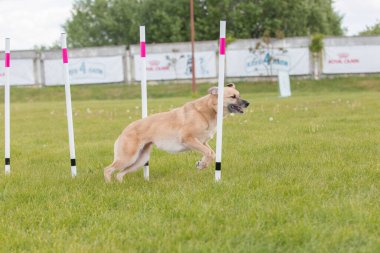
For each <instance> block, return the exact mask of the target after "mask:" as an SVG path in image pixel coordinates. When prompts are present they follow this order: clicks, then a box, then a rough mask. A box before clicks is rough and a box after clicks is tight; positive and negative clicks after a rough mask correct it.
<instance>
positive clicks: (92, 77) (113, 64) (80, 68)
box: [44, 56, 124, 85]
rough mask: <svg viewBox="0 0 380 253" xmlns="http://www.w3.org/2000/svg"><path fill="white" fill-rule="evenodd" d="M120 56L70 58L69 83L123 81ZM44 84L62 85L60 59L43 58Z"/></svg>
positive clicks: (122, 66)
mask: <svg viewBox="0 0 380 253" xmlns="http://www.w3.org/2000/svg"><path fill="white" fill-rule="evenodd" d="M123 68H124V64H123V57H122V56H112V57H92V58H71V59H69V74H70V83H71V84H92V83H114V82H122V81H124V71H123ZM44 71H45V83H46V85H63V83H64V79H63V66H62V60H61V59H54V60H45V61H44Z"/></svg>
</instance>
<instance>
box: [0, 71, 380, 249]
mask: <svg viewBox="0 0 380 253" xmlns="http://www.w3.org/2000/svg"><path fill="white" fill-rule="evenodd" d="M189 87H190V86H189V85H162V86H153V87H152V86H151V87H149V96H150V98H149V113H151V114H152V113H156V112H160V111H166V110H169V109H170V108H173V107H177V106H180V105H182V104H183V103H185V102H187V101H190V100H191V99H192V97H191V95H190V94H189ZM208 87H210V85H201V89H200V94H202V93H205V91H206V90H207V88H208ZM237 87H238V88H239V87H240V88H241V90H242V97H244V98H246V99H247V100H249V101H250V102H251V105H250V107H249V108H248V110H247V111H246V113H245V114H244V115H233V116H229V117H227V118H226V119H225V123H224V131H223V133H224V136H223V163H222V181H221V182H220V183H215V182H214V166H212V167H210V168H208V169H206V170H204V171H198V170H197V169H196V168H195V162H196V161H197V160H198V159H199V157H200V155H199V154H197V153H195V152H187V153H181V154H177V155H173V154H168V153H165V152H162V151H159V150H157V149H154V151H153V153H152V156H151V160H150V164H151V172H150V174H151V175H150V181H149V182H146V181H144V179H143V172H142V170H139V171H137V172H136V173H133V174H129V175H127V176H126V177H125V180H124V182H123V183H121V184H120V183H116V182H114V183H111V184H105V183H104V180H103V168H104V167H105V166H107V165H108V164H110V163H111V161H112V158H113V143H114V141H115V139H116V138H117V136H118V135H119V134H120V132H121V131H122V130H123V128H124V127H125V126H126V125H127V124H129V123H130V122H132V121H134V120H136V119H139V118H140V115H141V106H140V100H139V98H138V96H139V86H133V87H128V86H125V85H110V86H107V85H103V86H99V85H97V86H84V87H78V86H75V87H72V93H73V99H74V101H73V108H74V130H75V142H76V153H77V165H78V176H77V177H76V178H74V179H73V178H71V175H70V163H69V148H68V136H67V123H66V117H65V104H64V91H63V88H62V87H55V88H43V89H36V88H12V94H11V100H12V105H11V117H12V118H11V166H12V168H11V170H12V171H11V175H10V176H5V175H4V173H0V252H380V202H379V200H380V131H379V127H380V111H379V110H380V92H379V91H380V78H367V79H365V78H341V79H334V80H323V81H319V82H315V81H297V80H293V88H294V91H293V96H292V97H290V98H286V99H282V98H278V92H277V87H276V84H274V83H248V84H247V83H246V84H240V85H239V83H237ZM2 94H3V90H1V94H0V95H1V96H3V95H2ZM3 112H4V108H3V104H1V105H0V113H1V125H0V131H1V133H3V131H4V128H3V125H4V124H3V117H4V113H3ZM194 124H196V122H194ZM1 136H3V134H1ZM2 140H3V137H2ZM1 143H3V142H1ZM211 145H212V146H213V147H214V146H215V141H212V142H211ZM3 146H4V145H3V144H1V147H0V153H1V154H3V152H4V148H3Z"/></svg>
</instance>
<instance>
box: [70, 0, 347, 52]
mask: <svg viewBox="0 0 380 253" xmlns="http://www.w3.org/2000/svg"><path fill="white" fill-rule="evenodd" d="M194 19H195V32H196V40H198V41H202V40H215V38H218V36H219V20H221V19H225V20H227V36H228V37H230V38H239V39H244V38H261V37H264V36H266V37H279V38H282V37H291V36H308V35H311V34H314V33H321V34H325V35H342V34H343V29H342V25H341V21H342V16H341V15H340V14H339V13H337V12H336V11H335V10H334V9H333V6H332V0H194ZM189 20H190V0H77V1H76V2H75V3H74V5H73V9H72V12H71V17H70V18H69V19H68V20H67V21H66V22H65V24H64V25H63V27H64V29H65V30H66V32H67V33H68V38H69V44H70V45H71V46H73V47H87V46H104V45H130V44H136V43H138V41H139V25H142V24H143V25H145V26H146V30H147V42H148V43H161V42H179V41H189V40H190V21H189Z"/></svg>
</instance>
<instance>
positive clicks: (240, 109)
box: [227, 104, 244, 113]
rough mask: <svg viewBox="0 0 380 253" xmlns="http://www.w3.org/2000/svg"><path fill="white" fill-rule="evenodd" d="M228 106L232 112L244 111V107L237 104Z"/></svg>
mask: <svg viewBox="0 0 380 253" xmlns="http://www.w3.org/2000/svg"><path fill="white" fill-rule="evenodd" d="M227 108H228V111H229V112H230V113H244V111H243V108H242V107H241V106H239V105H236V104H229V105H228V106H227Z"/></svg>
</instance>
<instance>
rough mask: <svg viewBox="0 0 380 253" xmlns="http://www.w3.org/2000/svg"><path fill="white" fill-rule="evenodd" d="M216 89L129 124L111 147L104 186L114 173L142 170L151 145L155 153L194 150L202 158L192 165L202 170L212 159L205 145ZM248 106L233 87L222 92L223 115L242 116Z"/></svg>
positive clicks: (213, 127)
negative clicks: (183, 103)
mask: <svg viewBox="0 0 380 253" xmlns="http://www.w3.org/2000/svg"><path fill="white" fill-rule="evenodd" d="M217 92H218V88H217V87H212V88H210V89H209V95H207V96H204V97H201V98H199V99H197V100H195V101H191V102H188V103H186V104H185V105H184V106H182V107H179V108H176V109H173V110H171V111H169V112H162V113H157V114H153V115H151V116H149V117H147V118H144V119H140V120H137V121H135V122H132V123H131V124H130V125H129V126H127V127H126V128H125V129H124V131H123V132H122V134H121V135H120V136H119V138H117V140H116V142H115V145H114V161H113V163H112V164H111V165H110V166H108V167H107V168H105V169H104V178H105V180H106V182H110V181H111V175H112V173H113V172H114V171H116V170H118V171H120V172H119V173H118V174H117V176H116V179H117V180H118V181H120V182H121V181H123V177H124V176H125V175H126V174H127V173H130V172H133V171H135V170H137V169H138V168H140V167H142V166H143V165H144V164H145V163H146V162H148V161H149V155H150V152H151V150H152V146H153V144H155V145H156V146H157V147H158V148H159V149H162V150H165V151H168V152H171V153H177V152H181V151H185V150H196V151H199V152H200V153H202V154H203V157H202V160H200V161H198V162H197V163H196V167H197V168H198V169H204V168H206V167H207V166H209V164H210V163H211V162H212V161H213V160H214V159H215V153H214V151H213V150H212V149H211V148H210V146H209V145H208V143H207V142H208V141H209V140H210V139H211V138H213V136H214V134H215V131H216V114H217V104H218V101H217V100H218V95H217ZM248 105H249V103H248V102H247V101H245V100H242V99H241V98H240V94H239V91H238V90H236V89H235V85H234V84H232V83H231V84H228V85H227V87H225V88H224V104H223V106H224V110H223V113H224V115H226V114H228V113H229V112H230V113H243V108H246V107H248Z"/></svg>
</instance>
